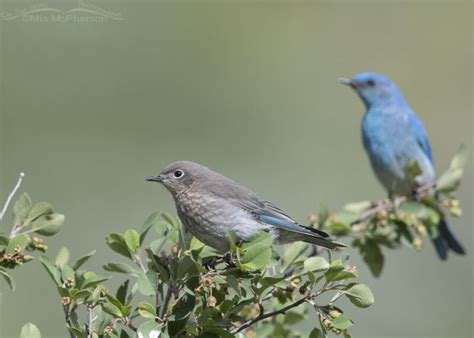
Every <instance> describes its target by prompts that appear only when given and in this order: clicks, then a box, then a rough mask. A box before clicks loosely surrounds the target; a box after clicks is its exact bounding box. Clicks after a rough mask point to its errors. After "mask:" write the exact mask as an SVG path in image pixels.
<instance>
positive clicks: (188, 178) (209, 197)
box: [147, 161, 345, 252]
mask: <svg viewBox="0 0 474 338" xmlns="http://www.w3.org/2000/svg"><path fill="white" fill-rule="evenodd" d="M147 181H153V182H159V183H161V184H163V185H164V186H165V187H166V189H168V191H169V192H170V193H171V195H172V196H173V199H174V201H175V204H176V209H177V212H178V216H179V218H180V219H181V221H182V223H183V224H184V226H185V227H186V228H187V229H188V230H189V231H190V232H191V233H192V234H193V235H194V236H195V237H196V238H198V239H199V240H200V241H201V242H203V243H204V244H206V245H209V246H211V247H213V248H215V249H218V250H221V251H223V252H226V251H228V250H229V247H230V245H229V240H228V235H229V232H231V231H233V232H234V233H235V235H236V237H237V240H238V241H241V240H246V239H248V238H250V237H252V236H254V235H256V234H257V233H258V232H259V231H260V230H268V231H269V232H270V234H271V235H272V237H273V241H274V242H275V243H277V244H285V243H291V242H295V241H304V242H307V243H312V244H316V245H319V246H322V247H325V248H329V249H334V248H336V247H345V245H344V244H341V243H338V242H335V241H332V240H331V239H330V238H329V235H328V234H327V233H325V232H324V231H321V230H318V229H314V228H311V227H307V226H304V225H301V224H298V223H297V222H295V221H294V220H293V219H292V218H291V217H290V216H288V215H287V214H286V213H284V212H283V211H282V210H281V209H279V208H278V207H276V206H274V205H273V204H271V203H269V202H267V201H265V200H263V199H261V198H259V197H258V196H257V195H256V194H255V193H254V192H253V191H251V190H249V189H247V188H246V187H244V186H242V185H240V184H239V183H237V182H235V181H233V180H231V179H230V178H227V177H225V176H223V175H221V174H219V173H216V172H214V171H212V170H210V169H209V168H206V167H204V166H202V165H200V164H197V163H193V162H189V161H178V162H175V163H172V164H170V165H168V166H167V167H166V168H165V169H163V171H162V172H161V173H160V174H159V175H158V176H151V177H148V178H147Z"/></svg>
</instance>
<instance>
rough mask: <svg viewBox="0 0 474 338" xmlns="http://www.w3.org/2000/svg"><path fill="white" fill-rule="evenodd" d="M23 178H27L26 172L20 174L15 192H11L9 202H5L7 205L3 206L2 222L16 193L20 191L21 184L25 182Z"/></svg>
mask: <svg viewBox="0 0 474 338" xmlns="http://www.w3.org/2000/svg"><path fill="white" fill-rule="evenodd" d="M23 177H25V173H24V172H21V173H20V177H19V178H18V181H17V182H16V185H15V187H14V188H13V190H12V191H11V192H10V194H9V195H8V198H7V200H6V201H5V204H4V205H3V209H2V212H1V213H0V221H1V220H2V219H3V216H4V215H5V213H6V212H7V210H8V206H9V205H10V202H11V200H12V198H13V196H14V195H15V193H16V192H17V191H18V189H19V188H20V186H21V182H22V181H23Z"/></svg>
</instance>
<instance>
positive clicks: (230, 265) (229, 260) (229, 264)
mask: <svg viewBox="0 0 474 338" xmlns="http://www.w3.org/2000/svg"><path fill="white" fill-rule="evenodd" d="M224 262H225V263H227V267H228V268H234V267H235V264H234V262H233V261H232V252H230V251H227V252H226V253H225V254H224Z"/></svg>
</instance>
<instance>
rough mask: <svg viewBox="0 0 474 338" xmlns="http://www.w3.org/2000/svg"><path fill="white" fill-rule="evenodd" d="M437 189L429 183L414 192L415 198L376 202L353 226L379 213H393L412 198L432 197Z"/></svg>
mask: <svg viewBox="0 0 474 338" xmlns="http://www.w3.org/2000/svg"><path fill="white" fill-rule="evenodd" d="M435 188H436V184H435V183H432V182H429V183H427V184H424V185H422V186H419V187H417V188H416V190H414V191H413V196H399V197H396V198H394V199H390V200H387V199H383V200H379V201H376V202H375V203H374V204H373V206H372V207H370V208H368V209H367V210H365V211H364V212H363V213H362V214H361V215H360V217H359V218H358V219H357V220H355V221H354V222H352V224H351V225H353V226H354V225H356V224H359V223H362V222H364V221H366V220H367V219H369V218H372V217H374V216H375V215H377V214H378V213H379V212H382V211H392V210H393V209H395V208H396V207H398V206H399V205H400V204H402V203H403V202H406V201H408V200H409V199H410V197H411V198H414V199H417V200H420V199H422V198H423V197H426V196H428V195H430V194H431V193H432V191H433V189H435Z"/></svg>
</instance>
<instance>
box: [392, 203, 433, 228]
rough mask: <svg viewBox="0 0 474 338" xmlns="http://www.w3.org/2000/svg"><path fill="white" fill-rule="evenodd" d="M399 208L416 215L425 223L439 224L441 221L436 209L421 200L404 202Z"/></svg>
mask: <svg viewBox="0 0 474 338" xmlns="http://www.w3.org/2000/svg"><path fill="white" fill-rule="evenodd" d="M398 210H399V211H401V212H405V213H407V214H409V215H413V216H415V217H416V218H418V219H419V220H420V221H422V222H423V223H424V224H429V225H437V224H438V223H439V221H440V215H439V213H438V212H437V211H436V210H435V209H433V208H431V207H429V206H427V205H425V204H422V203H419V202H405V203H402V204H401V205H400V207H399V209H398ZM409 221H410V220H408V222H409Z"/></svg>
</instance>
